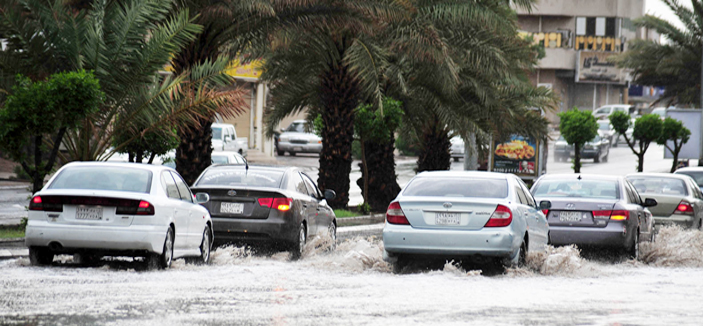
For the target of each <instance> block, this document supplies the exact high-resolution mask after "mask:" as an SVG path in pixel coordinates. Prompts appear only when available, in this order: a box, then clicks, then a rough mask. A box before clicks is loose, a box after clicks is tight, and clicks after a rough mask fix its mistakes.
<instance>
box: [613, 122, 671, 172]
mask: <svg viewBox="0 0 703 326" xmlns="http://www.w3.org/2000/svg"><path fill="white" fill-rule="evenodd" d="M610 123H611V124H612V125H613V129H615V131H616V132H618V133H619V134H621V135H623V136H624V137H625V141H626V142H627V146H629V147H630V149H631V150H632V153H634V154H635V155H637V172H642V171H643V170H644V154H645V153H646V152H647V149H649V145H650V144H651V143H652V142H653V141H657V140H658V139H659V138H660V137H661V133H662V121H661V119H660V118H659V115H657V114H645V115H643V116H641V117H639V118H637V120H635V126H634V128H633V130H632V139H629V138H628V137H627V134H626V133H625V132H626V131H627V129H628V128H629V127H630V123H631V122H630V116H629V115H628V114H627V113H625V112H615V113H613V114H612V115H610ZM637 144H639V150H636V149H635V145H637Z"/></svg>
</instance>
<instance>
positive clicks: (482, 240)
mask: <svg viewBox="0 0 703 326" xmlns="http://www.w3.org/2000/svg"><path fill="white" fill-rule="evenodd" d="M521 243H522V235H518V234H517V233H516V232H515V231H514V230H513V229H512V226H507V227H502V228H490V229H481V230H432V229H416V228H413V227H411V226H409V225H395V224H388V223H386V225H385V227H384V228H383V247H384V248H385V250H386V251H387V255H388V256H390V257H385V259H391V258H392V257H393V256H396V255H398V254H421V255H442V256H445V255H446V256H451V255H457V256H470V255H483V256H490V257H512V256H514V253H515V252H517V250H518V249H519V248H520V244H521ZM384 256H385V255H384Z"/></svg>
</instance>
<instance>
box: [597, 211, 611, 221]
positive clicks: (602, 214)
mask: <svg viewBox="0 0 703 326" xmlns="http://www.w3.org/2000/svg"><path fill="white" fill-rule="evenodd" d="M612 212H613V211H611V210H607V211H593V218H600V219H606V220H607V219H609V218H610V214H611V213H612Z"/></svg>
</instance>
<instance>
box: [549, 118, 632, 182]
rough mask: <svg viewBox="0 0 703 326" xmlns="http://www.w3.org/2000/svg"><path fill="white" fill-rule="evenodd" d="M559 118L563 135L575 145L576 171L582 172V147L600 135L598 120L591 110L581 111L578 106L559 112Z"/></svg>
mask: <svg viewBox="0 0 703 326" xmlns="http://www.w3.org/2000/svg"><path fill="white" fill-rule="evenodd" d="M559 118H560V119H561V123H560V124H559V131H560V132H561V135H562V136H564V139H565V140H566V142H567V143H568V144H569V145H573V146H574V173H581V148H583V145H584V144H585V143H586V142H588V141H590V140H591V139H593V138H595V137H596V136H597V135H598V122H596V118H595V117H594V116H593V114H592V113H591V111H579V110H578V109H577V108H573V109H571V110H569V111H566V112H562V113H559ZM625 129H627V128H625ZM616 130H618V129H617V128H616Z"/></svg>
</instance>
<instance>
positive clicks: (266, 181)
mask: <svg viewBox="0 0 703 326" xmlns="http://www.w3.org/2000/svg"><path fill="white" fill-rule="evenodd" d="M191 189H192V190H193V191H195V192H203V193H207V194H209V195H210V201H209V202H207V203H204V204H203V206H205V208H207V209H208V211H210V214H211V215H212V220H213V229H214V231H215V237H216V239H217V243H218V244H222V243H228V242H235V243H246V244H253V245H256V244H259V243H268V244H275V245H282V246H285V247H286V248H287V249H289V250H290V251H291V253H292V255H293V258H299V257H300V255H301V254H302V250H303V247H304V246H305V243H306V242H307V240H308V239H311V238H312V237H313V236H316V235H329V236H331V238H332V241H333V243H334V242H335V241H336V236H337V233H336V230H337V219H336V217H335V214H334V211H333V210H332V208H330V206H329V205H328V204H327V200H332V199H333V198H334V197H335V196H336V195H335V193H334V191H332V190H326V191H325V192H324V195H323V193H322V192H320V190H319V189H318V188H317V186H316V185H315V182H313V181H312V179H311V178H310V177H309V176H308V175H307V174H305V173H303V172H301V171H299V170H298V169H297V168H292V167H266V166H252V165H213V166H210V167H208V168H207V169H205V171H203V173H202V174H201V175H200V176H199V177H198V179H197V180H196V181H195V183H193V186H192V187H191Z"/></svg>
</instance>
